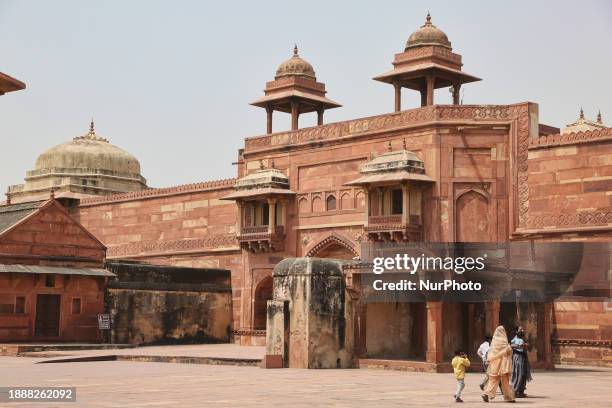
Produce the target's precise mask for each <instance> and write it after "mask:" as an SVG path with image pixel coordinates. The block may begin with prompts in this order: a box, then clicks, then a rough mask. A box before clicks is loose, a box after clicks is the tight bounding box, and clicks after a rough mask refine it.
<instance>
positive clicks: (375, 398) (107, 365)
mask: <svg viewBox="0 0 612 408" xmlns="http://www.w3.org/2000/svg"><path fill="white" fill-rule="evenodd" d="M38 361H40V360H39V359H36V358H22V357H0V386H55V387H57V386H75V387H76V388H77V402H76V403H63V404H60V403H55V404H53V403H52V404H47V403H45V404H32V403H28V404H21V403H10V404H7V405H6V406H7V407H9V408H10V407H35V408H36V407H43V406H44V407H45V408H46V407H69V408H71V407H94V408H95V407H179V408H180V407H268V406H275V407H310V408H313V407H321V406H323V407H351V408H353V407H400V406H401V407H405V406H415V407H448V406H453V405H459V406H462V407H469V406H479V407H483V406H486V405H485V403H484V402H482V401H481V400H480V390H479V389H478V385H477V384H478V382H479V380H480V378H481V376H480V375H479V374H471V373H468V374H467V377H466V389H465V391H464V400H465V401H466V402H465V403H464V404H455V403H454V402H453V400H452V394H453V392H454V389H455V380H454V377H453V375H452V374H431V373H410V372H399V371H385V370H369V369H352V370H298V369H277V370H265V369H261V368H255V367H239V366H216V365H194V364H163V363H141V362H131V361H104V362H86V363H65V364H36V362H38ZM610 384H612V369H603V368H586V367H560V368H559V369H558V370H557V371H555V372H536V373H534V381H533V382H532V383H530V384H529V387H528V389H527V392H528V393H529V394H530V395H532V396H533V397H532V398H528V399H522V400H518V403H517V404H516V406H521V405H522V406H525V407H530V408H536V407H562V406H565V407H577V406H583V407H589V408H594V407H608V406H609V402H610V400H612V388H611V387H610ZM495 404H497V405H502V406H503V405H504V403H503V402H498V401H496V402H494V403H493V405H495Z"/></svg>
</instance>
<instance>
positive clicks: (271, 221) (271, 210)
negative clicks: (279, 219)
mask: <svg viewBox="0 0 612 408" xmlns="http://www.w3.org/2000/svg"><path fill="white" fill-rule="evenodd" d="M275 229H276V198H268V234H274V230H275Z"/></svg>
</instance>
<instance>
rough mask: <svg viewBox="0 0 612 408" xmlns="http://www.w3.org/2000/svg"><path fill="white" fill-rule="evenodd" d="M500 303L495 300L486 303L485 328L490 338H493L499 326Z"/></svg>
mask: <svg viewBox="0 0 612 408" xmlns="http://www.w3.org/2000/svg"><path fill="white" fill-rule="evenodd" d="M499 307H500V305H499V301H498V300H493V301H489V302H486V303H485V328H486V332H487V334H488V335H489V336H493V333H494V332H495V329H496V328H497V326H499Z"/></svg>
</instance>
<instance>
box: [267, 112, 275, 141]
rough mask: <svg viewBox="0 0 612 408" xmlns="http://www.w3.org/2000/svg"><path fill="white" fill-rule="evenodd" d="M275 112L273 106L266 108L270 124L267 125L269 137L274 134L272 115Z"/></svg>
mask: <svg viewBox="0 0 612 408" xmlns="http://www.w3.org/2000/svg"><path fill="white" fill-rule="evenodd" d="M273 112H274V109H272V107H271V106H266V116H267V119H268V121H267V122H268V123H267V127H266V133H267V134H268V135H269V134H270V133H272V113H273Z"/></svg>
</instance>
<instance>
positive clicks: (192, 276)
mask: <svg viewBox="0 0 612 408" xmlns="http://www.w3.org/2000/svg"><path fill="white" fill-rule="evenodd" d="M106 267H107V268H108V269H109V270H111V271H113V272H114V273H116V274H117V278H116V279H113V280H112V281H111V282H109V288H108V291H107V298H106V304H107V309H108V311H109V313H110V314H111V316H112V319H113V329H112V341H113V342H114V343H132V344H167V343H210V342H229V341H230V340H231V335H232V313H231V310H232V305H231V301H232V300H231V287H230V272H229V271H226V270H220V269H200V268H177V267H163V266H161V267H160V266H152V265H145V264H137V263H128V262H117V261H113V262H109V263H107V265H106Z"/></svg>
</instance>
